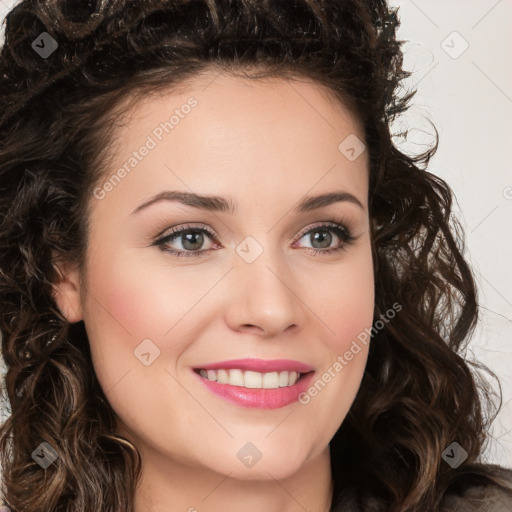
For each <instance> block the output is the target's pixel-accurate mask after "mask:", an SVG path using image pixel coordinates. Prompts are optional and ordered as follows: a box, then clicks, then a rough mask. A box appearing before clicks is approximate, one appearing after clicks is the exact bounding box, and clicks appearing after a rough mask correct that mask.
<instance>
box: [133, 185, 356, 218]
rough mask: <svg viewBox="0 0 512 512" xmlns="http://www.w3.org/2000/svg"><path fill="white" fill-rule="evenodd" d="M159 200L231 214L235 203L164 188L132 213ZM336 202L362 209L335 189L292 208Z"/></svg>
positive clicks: (303, 209)
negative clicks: (350, 204) (351, 204)
mask: <svg viewBox="0 0 512 512" xmlns="http://www.w3.org/2000/svg"><path fill="white" fill-rule="evenodd" d="M160 201H177V202H180V203H182V204H185V205H187V206H193V207H194V208H199V209H201V210H208V211H211V212H227V213H230V214H233V213H234V212H235V210H236V205H235V204H234V203H233V202H232V201H231V200H227V199H224V198H223V197H219V196H203V195H199V194H194V193H192V192H181V191H178V190H166V191H164V192H160V193H159V194H157V195H156V196H154V197H152V198H150V199H148V200H147V201H145V202H144V203H142V204H141V205H140V206H138V207H137V208H135V210H133V212H132V215H133V214H136V213H139V212H140V211H141V210H143V209H145V208H147V207H149V206H151V205H152V204H155V203H158V202H160ZM338 202H349V203H353V204H356V205H357V206H359V207H360V208H362V209H363V210H364V206H363V205H362V203H361V201H359V199H357V197H355V196H354V195H352V194H350V193H349V192H345V191H335V192H330V193H328V194H321V195H318V196H306V197H305V198H304V199H303V200H302V201H301V202H300V203H299V204H298V205H297V206H296V207H295V209H294V210H295V211H296V212H297V213H303V212H308V211H311V210H315V209H317V208H323V207H325V206H329V205H330V204H333V203H338Z"/></svg>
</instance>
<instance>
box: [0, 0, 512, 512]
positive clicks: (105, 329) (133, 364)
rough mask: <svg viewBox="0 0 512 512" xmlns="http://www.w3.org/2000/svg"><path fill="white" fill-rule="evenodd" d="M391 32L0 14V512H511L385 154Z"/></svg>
mask: <svg viewBox="0 0 512 512" xmlns="http://www.w3.org/2000/svg"><path fill="white" fill-rule="evenodd" d="M397 25H398V21H397V18H396V15H395V12H394V11H392V10H390V9H389V8H388V6H387V5H386V3H385V2H384V1H379V0H375V1H367V2H362V1H355V0H344V1H334V0H333V1H327V0H326V1H316V2H314V1H313V0H309V1H307V0H304V1H293V2H292V1H287V2H271V1H269V2H258V1H256V0H243V1H237V2H234V1H230V2H228V1H214V0H210V1H208V2H206V1H204V2H203V1H192V0H189V1H185V0H183V1H179V2H171V1H147V2H140V1H126V0H119V1H116V2H106V1H105V2H88V4H87V6H85V5H83V6H81V7H80V8H78V7H77V6H76V5H75V3H73V2H66V1H43V0H40V1H37V2H27V1H24V2H21V3H19V4H18V5H17V6H16V7H15V8H13V10H12V11H11V12H10V14H9V15H8V17H7V25H6V32H5V33H6V43H5V46H4V48H3V49H2V54H1V62H0V66H1V73H0V98H1V100H0V101H1V102H2V104H1V107H2V108H1V112H2V117H1V119H0V133H1V135H2V141H3V143H2V147H1V159H0V188H1V194H0V197H1V199H0V211H1V213H2V216H1V218H2V221H1V227H0V240H1V245H2V252H1V255H0V258H1V259H0V276H1V280H0V304H1V308H0V309H1V316H0V328H1V332H2V336H3V341H2V354H3V357H4V360H5V364H6V367H7V373H6V377H5V391H6V395H7V398H8V404H7V405H8V406H9V408H10V416H9V417H8V419H7V420H6V421H5V423H4V425H3V426H2V429H1V431H0V455H1V460H2V468H3V496H4V501H5V502H6V504H7V505H8V506H9V507H10V509H12V510H25V511H36V510H37V511H48V512H49V511H60V510H66V511H67V512H71V511H76V512H78V511H90V510H95V511H105V512H106V511H109V512H118V511H134V512H144V511H149V510H151V511H155V512H160V511H164V510H165V511H168V510H188V511H189V512H191V511H196V510H197V511H218V510H245V511H250V512H256V511H261V510H265V511H277V510H280V511H283V510H285V511H295V510H309V511H318V512H321V511H322V512H324V511H329V510H330V511H341V510H343V511H346V510H348V511H352V510H365V511H376V510H379V511H380V510H382V511H390V512H391V511H393V512H398V511H400V512H404V511H425V512H426V511H433V510H445V511H447V510H486V511H496V512H497V511H501V510H509V509H510V508H511V507H512V484H511V478H510V471H509V470H506V469H504V468H500V467H498V466H493V465H487V464H484V463H482V461H481V454H482V449H483V446H484V441H485V438H486V433H487V428H488V424H489V422H490V420H491V419H492V414H491V413H490V412H489V411H490V406H491V401H490V400H491V392H490V391H489V389H488V388H487V387H486V385H485V384H484V383H483V381H480V380H479V379H478V378H477V376H476V375H473V373H472V369H471V368H470V366H469V363H468V362H467V361H465V360H464V358H463V357H462V356H461V355H460V354H461V353H462V349H463V347H464V344H465V342H466V341H467V339H468V337H469V335H470V334H471V332H472V330H473V329H474V326H475V323H476V320H477V303H476V294H475V286H474V281H473V278H472V273H471V270H470V268H469V266H468V264H467V262H466V261H465V259H464V257H463V256H462V252H461V248H460V242H461V240H462V235H461V233H460V231H457V229H458V226H457V225H456V224H455V223H454V221H453V220H452V218H451V200H452V193H451V191H450V189H449V188H448V186H447V185H446V184H445V183H444V182H443V181H442V180H441V179H439V178H437V177H435V176H433V175H431V174H429V173H428V172H427V171H426V170H425V166H426V164H428V161H429V158H430V157H431V156H432V154H433V152H434V150H435V148H432V149H431V150H430V151H429V152H427V153H426V154H424V155H420V156H418V157H416V158H413V157H410V156H407V155H405V154H402V153H401V152H400V151H399V150H398V149H397V148H396V147H394V145H393V143H392V140H391V133H390V129H389V126H390V122H391V121H392V120H393V119H394V117H395V116H397V115H398V114H400V113H401V112H403V111H405V110H406V108H407V105H408V102H409V100H410V98H411V96H412V94H409V95H407V96H406V97H398V95H397V92H396V90H397V87H398V85H399V84H400V82H401V80H402V79H403V78H404V77H406V76H407V73H406V72H405V71H404V70H402V67H401V63H402V53H401V50H400V43H399V42H398V41H397V40H396V37H395V31H396V28H397ZM480 389H481V390H483V391H484V395H483V396H482V398H479V394H478V393H479V390H480Z"/></svg>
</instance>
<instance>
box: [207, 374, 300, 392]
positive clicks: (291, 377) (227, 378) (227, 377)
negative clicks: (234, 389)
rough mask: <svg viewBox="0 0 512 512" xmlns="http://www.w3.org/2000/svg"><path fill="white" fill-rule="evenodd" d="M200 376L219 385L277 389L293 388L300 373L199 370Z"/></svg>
mask: <svg viewBox="0 0 512 512" xmlns="http://www.w3.org/2000/svg"><path fill="white" fill-rule="evenodd" d="M199 373H200V375H201V376H202V377H204V378H205V379H208V380H211V381H214V382H215V381H216V382H218V383H219V384H230V385H231V386H241V387H246V388H254V389H255V388H264V389H277V388H284V387H288V386H293V385H294V384H295V383H296V382H297V380H299V377H300V376H301V374H300V373H297V372H295V371H293V372H288V371H284V372H270V373H259V372H252V371H249V370H246V371H244V370H238V369H234V370H200V371H199Z"/></svg>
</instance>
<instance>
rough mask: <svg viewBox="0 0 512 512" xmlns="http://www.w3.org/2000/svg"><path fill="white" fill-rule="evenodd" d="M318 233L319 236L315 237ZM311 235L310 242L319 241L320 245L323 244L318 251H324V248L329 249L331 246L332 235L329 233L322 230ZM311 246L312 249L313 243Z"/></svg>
mask: <svg viewBox="0 0 512 512" xmlns="http://www.w3.org/2000/svg"><path fill="white" fill-rule="evenodd" d="M319 233H322V234H321V235H320V236H317V235H318V234H319ZM312 235H313V238H312V241H315V242H318V241H320V243H323V244H324V245H322V246H321V247H320V249H325V248H326V247H329V246H330V245H331V242H332V235H331V233H330V232H329V231H327V230H325V229H324V230H318V231H315V232H314V233H312ZM326 235H327V236H326ZM310 236H311V235H310ZM326 240H327V243H325V241H326ZM312 245H313V247H314V244H313V243H312Z"/></svg>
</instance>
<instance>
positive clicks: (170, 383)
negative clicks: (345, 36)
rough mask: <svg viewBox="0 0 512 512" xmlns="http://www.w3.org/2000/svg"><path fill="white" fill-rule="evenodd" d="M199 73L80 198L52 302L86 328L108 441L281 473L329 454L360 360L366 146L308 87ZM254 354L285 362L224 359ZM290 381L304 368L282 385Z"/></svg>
mask: <svg viewBox="0 0 512 512" xmlns="http://www.w3.org/2000/svg"><path fill="white" fill-rule="evenodd" d="M212 77H213V75H210V76H207V75H204V76H202V77H196V79H195V80H194V81H192V82H190V83H189V87H188V88H187V89H186V91H185V92H181V93H176V92H175V93H173V92H169V93H168V94H162V95H161V96H159V97H149V96H148V97H147V98H146V99H145V100H144V101H143V102H142V103H138V104H137V106H136V108H135V109H134V110H133V111H132V113H131V115H130V116H129V117H127V121H126V123H125V124H123V125H122V126H120V127H119V128H117V132H116V133H117V138H116V143H115V144H114V146H113V147H112V148H111V150H112V155H113V159H112V165H111V167H110V168H109V169H108V170H107V171H106V174H105V177H104V179H103V181H101V182H100V183H98V186H97V188H96V189H95V191H94V195H93V197H91V198H90V212H91V216H90V233H89V241H88V252H87V262H86V273H85V277H86V289H81V290H79V299H73V296H72V294H71V293H70V294H68V295H67V294H66V292H65V291H61V299H60V300H61V302H60V304H61V306H62V307H63V308H65V309H66V308H67V311H68V317H69V319H70V320H71V321H77V320H79V319H83V320H84V323H85V326H86V330H87V334H88V337H89V342H90V346H91V352H92V358H93V363H94V368H95V371H96V374H97V377H98V379H99V382H100V384H101V386H102V389H103V390H104V392H105V394H106V396H107V398H108V400H109V402H110V404H111V405H112V407H113V409H114V410H115V412H116V414H117V415H118V417H119V419H120V423H119V425H120V426H119V432H121V433H123V434H124V435H126V436H127V437H129V438H130V439H132V440H133V442H134V443H135V444H136V446H137V447H138V448H139V450H140V451H141V453H142V454H143V458H145V459H146V461H149V460H152V461H157V460H160V461H163V460H167V461H174V462H176V463H181V464H185V465H187V466H193V467H197V468H202V469H209V470H214V471H216V472H218V473H222V474H228V473H231V476H232V477H234V478H241V479H251V478H269V473H268V472H270V473H271V474H272V475H273V477H275V478H285V477H287V476H289V475H292V474H293V473H294V472H296V471H297V470H298V469H299V467H301V466H302V465H303V464H305V463H307V462H308V460H311V459H313V458H314V457H317V456H318V455H319V454H321V453H322V452H325V450H326V448H327V447H328V443H329V441H330V440H331V438H332V437H333V435H334V434H335V432H336V430H337V429H338V427H339V426H340V424H341V423H342V421H343V419H344V418H345V416H346V414H347V412H348V410H349V408H350V406H351V404H352V402H353V400H354V398H355V396H356V393H357V390H358V388H359V386H360V382H361V379H362V375H363V371H364V368H365V364H366V359H367V348H368V347H367V346H366V345H363V344H359V351H357V353H356V351H355V350H353V347H354V344H353V341H354V340H356V339H357V336H358V335H359V334H360V333H361V332H363V331H364V330H365V328H370V327H371V324H372V318H373V304H374V281H373V269H372V258H371V245H370V232H369V218H368V202H367V195H368V160H367V153H366V151H364V150H363V146H362V145H361V144H362V143H361V140H363V133H362V131H361V128H360V126H359V124H358V123H357V122H356V121H355V119H354V118H353V117H352V116H351V115H350V114H349V113H348V111H347V110H345V109H343V108H342V107H341V106H335V105H334V104H333V103H332V102H331V101H330V100H329V99H328V97H327V96H326V95H325V92H324V90H323V89H321V88H320V87H319V86H317V85H312V84H308V83H304V82H296V81H284V80H277V79H276V80H267V81H265V82H263V81H255V80H254V81H249V80H246V79H241V78H236V77H233V76H230V75H220V76H218V77H217V78H216V79H215V80H213V78H212ZM212 80H213V81H212ZM166 122H167V124H165V123H166ZM347 137H348V139H347ZM144 147H145V148H146V149H143V148H144ZM123 166H124V172H123V171H122V170H120V169H122V168H123ZM176 192H179V193H181V194H190V195H189V196H188V203H189V204H185V203H184V202H182V201H180V200H178V199H176V198H177V197H178V196H176V195H175V196H174V197H175V199H174V200H172V197H173V196H172V195H171V194H175V193H176ZM164 194H168V196H167V197H168V198H167V199H165V196H164ZM329 194H340V195H339V196H338V197H337V200H335V201H334V200H329V197H328V196H327V199H323V200H317V201H315V200H312V199H311V198H314V197H317V196H323V195H329ZM196 195H197V196H198V197H197V198H196ZM213 196H215V197H216V198H219V199H216V200H213V199H212V197H213ZM158 197H161V198H162V199H161V200H159V201H154V199H155V198H158ZM170 198H171V199H170ZM224 205H227V206H226V207H224ZM300 205H303V207H302V208H300ZM182 228H193V230H192V231H189V233H188V234H186V233H185V234H181V235H180V234H176V233H174V238H172V237H171V236H169V235H170V232H171V231H172V230H177V229H182ZM194 230H195V231H194ZM347 235H351V236H352V237H354V240H353V241H351V240H350V238H347ZM328 249H332V250H331V252H327V251H328ZM315 250H316V251H318V252H317V254H314V253H313V251H315ZM194 251H195V252H194ZM76 282H78V280H76ZM66 297H67V299H66ZM75 297H76V296H75ZM66 300H67V301H68V302H65V301H66ZM73 300H75V302H73ZM62 301H64V302H62ZM70 311H74V313H73V314H71V313H69V312H70ZM351 347H352V348H351ZM350 350H352V356H353V357H351V358H350V359H349V360H347V359H348V358H347V357H346V356H345V354H346V353H347V351H350ZM254 358H256V359H258V360H263V361H267V362H268V361H275V360H287V361H284V362H280V363H279V362H278V364H277V366H271V365H269V366H263V365H260V366H251V361H245V363H246V365H244V363H240V362H235V363H232V364H231V365H230V364H229V363H226V361H231V360H241V359H244V360H250V359H254ZM340 358H343V361H345V363H343V364H342V363H340V361H341V359H340ZM260 362H261V361H260ZM337 362H338V364H336V363H337ZM218 363H220V364H218ZM298 364H300V365H302V367H301V368H299V367H297V366H294V365H298ZM210 365H211V366H213V367H217V368H220V369H221V371H218V372H213V371H210V372H207V371H204V372H202V373H203V376H201V374H200V372H199V370H200V369H203V370H204V369H205V368H206V367H207V366H210ZM340 367H341V369H340ZM287 368H288V371H289V373H288V374H284V373H283V371H285V370H286V369H287ZM222 369H223V370H222ZM228 369H233V370H235V371H233V372H231V375H230V373H227V370H228ZM241 370H245V371H248V373H244V371H241ZM310 370H312V371H310ZM293 371H299V372H300V373H305V372H307V371H310V373H309V374H307V375H305V376H304V377H302V378H301V379H306V380H304V381H302V380H299V381H298V382H297V383H296V384H295V385H292V386H288V384H290V383H292V382H293V381H294V379H295V376H294V374H293V373H292V372H293ZM276 372H277V374H276ZM266 374H269V375H266ZM204 375H206V377H211V378H212V379H215V378H217V380H220V381H221V383H219V382H211V381H209V380H207V379H205V377H204ZM326 375H327V376H326ZM329 377H330V378H329ZM226 378H230V379H232V380H230V381H228V383H226V382H225V381H226ZM229 382H231V384H229ZM304 382H305V384H304ZM315 383H316V388H315ZM262 385H263V386H270V388H274V389H269V388H267V387H264V388H258V386H262ZM276 385H277V386H279V387H276ZM246 386H247V387H246ZM226 390H227V391H226ZM311 390H312V391H311ZM299 394H300V397H299ZM299 398H300V400H299ZM251 457H252V459H251ZM259 457H261V458H260V459H259V460H257V459H258V458H259ZM252 460H256V462H251V461H252Z"/></svg>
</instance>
